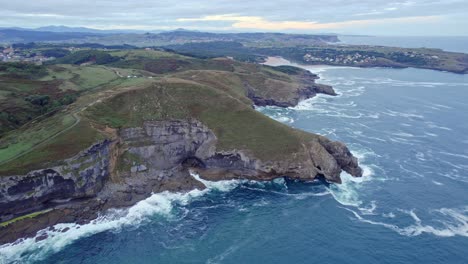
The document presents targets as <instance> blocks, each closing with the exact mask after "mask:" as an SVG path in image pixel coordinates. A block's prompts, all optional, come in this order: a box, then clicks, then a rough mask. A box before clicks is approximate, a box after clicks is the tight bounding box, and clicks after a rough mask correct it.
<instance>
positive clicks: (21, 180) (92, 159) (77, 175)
mask: <svg viewBox="0 0 468 264" xmlns="http://www.w3.org/2000/svg"><path fill="white" fill-rule="evenodd" d="M109 144H110V142H109V141H103V142H100V143H97V144H95V145H93V146H91V147H90V148H89V149H87V150H85V151H83V152H81V153H79V154H78V155H76V156H75V157H73V158H71V159H67V160H64V161H63V162H62V163H63V165H60V166H55V167H51V168H47V169H41V170H35V171H31V172H29V173H28V174H27V175H15V176H8V177H1V178H0V212H1V213H0V220H1V221H6V220H9V219H10V218H13V217H15V216H17V215H24V214H27V213H30V212H35V211H40V210H44V209H47V208H50V207H53V206H54V205H56V204H60V203H64V202H67V201H68V200H70V199H78V198H86V197H92V196H94V195H96V194H97V193H98V192H99V191H100V190H101V188H102V187H103V185H104V183H105V181H106V180H107V177H108V175H109V171H108V165H109Z"/></svg>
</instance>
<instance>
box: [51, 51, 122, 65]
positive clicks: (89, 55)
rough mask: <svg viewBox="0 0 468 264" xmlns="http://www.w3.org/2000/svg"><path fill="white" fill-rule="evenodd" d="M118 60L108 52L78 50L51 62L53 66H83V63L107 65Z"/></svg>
mask: <svg viewBox="0 0 468 264" xmlns="http://www.w3.org/2000/svg"><path fill="white" fill-rule="evenodd" d="M118 60H119V58H117V57H114V56H112V55H110V54H109V53H108V52H105V51H101V50H80V51H77V52H74V53H71V54H69V55H67V56H65V57H63V58H60V59H57V60H55V61H52V62H53V63H55V64H57V63H58V64H75V65H79V64H83V63H96V64H107V63H111V62H115V61H118Z"/></svg>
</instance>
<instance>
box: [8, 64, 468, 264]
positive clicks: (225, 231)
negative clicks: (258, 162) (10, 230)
mask: <svg viewBox="0 0 468 264" xmlns="http://www.w3.org/2000/svg"><path fill="white" fill-rule="evenodd" d="M283 63H284V62H283ZM309 69H310V70H311V71H313V72H317V73H319V74H320V75H321V77H322V79H321V80H320V82H322V83H327V84H331V85H333V86H334V87H335V89H336V90H337V92H338V93H339V96H337V97H330V96H324V95H319V96H317V97H315V98H313V99H309V100H306V101H304V102H302V103H300V104H299V105H298V106H297V107H294V108H288V109H282V108H275V107H266V108H259V109H258V110H259V111H261V112H262V113H264V114H266V115H268V116H270V117H272V118H274V119H276V120H278V121H280V122H283V123H285V124H288V125H290V126H293V127H296V128H300V129H303V130H306V131H310V132H315V133H319V134H322V135H325V136H327V137H329V138H331V139H334V140H340V141H343V142H345V143H347V144H348V146H349V147H350V149H351V150H352V152H353V153H354V154H355V155H356V156H358V157H359V158H360V161H361V164H362V166H363V168H364V171H365V173H364V174H365V175H364V177H363V178H361V179H354V178H351V177H350V176H349V175H346V174H343V175H342V177H343V179H344V182H343V184H342V185H334V184H330V185H329V184H326V183H323V182H313V183H301V182H295V181H289V180H285V179H279V180H275V181H274V182H267V183H258V182H247V181H225V182H218V183H210V182H207V185H208V187H209V188H208V190H206V191H193V192H190V193H188V194H170V193H163V194H155V195H153V196H152V197H150V198H148V199H147V200H145V201H142V202H140V203H139V204H137V205H136V206H134V207H132V208H130V209H129V210H119V211H115V212H113V213H112V214H109V215H106V216H104V217H102V218H100V219H98V220H97V221H95V222H93V223H92V224H88V225H84V226H77V225H60V226H58V227H57V229H60V228H63V227H65V226H69V227H71V229H70V230H69V231H68V232H66V233H60V232H55V233H53V232H49V235H50V238H49V239H46V240H44V241H41V242H39V243H34V242H33V240H31V239H30V240H26V241H24V242H22V243H19V244H17V245H7V246H2V247H0V255H1V258H0V263H1V262H2V261H3V262H5V263H8V262H11V261H14V260H17V263H25V262H26V263H27V262H34V263H316V262H317V263H468V252H467V249H468V192H467V190H468V122H467V120H468V118H467V117H468V76H467V75H456V74H451V73H445V72H435V71H429V70H418V69H355V68H333V67H309ZM272 144H274V142H272ZM195 177H196V175H195ZM78 227H79V228H78Z"/></svg>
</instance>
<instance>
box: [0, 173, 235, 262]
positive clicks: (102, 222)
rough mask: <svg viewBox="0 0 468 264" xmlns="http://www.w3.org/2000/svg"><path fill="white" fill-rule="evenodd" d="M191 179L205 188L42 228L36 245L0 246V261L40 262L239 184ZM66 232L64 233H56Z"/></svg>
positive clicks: (155, 197) (161, 195)
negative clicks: (81, 222) (96, 236)
mask: <svg viewBox="0 0 468 264" xmlns="http://www.w3.org/2000/svg"><path fill="white" fill-rule="evenodd" d="M191 174H192V176H193V177H195V178H196V179H197V180H199V181H201V182H202V183H203V184H205V186H206V187H207V188H206V189H204V190H196V189H195V190H192V191H190V192H187V193H171V192H167V191H166V192H162V193H155V194H152V195H151V196H150V197H148V198H147V199H145V200H142V201H140V202H138V203H137V204H135V205H134V206H132V207H130V208H127V209H113V210H110V211H109V212H108V213H106V214H105V215H102V216H100V217H98V218H97V219H95V220H93V221H91V222H90V223H88V224H84V225H78V224H74V223H73V224H57V225H55V226H54V229H55V231H52V230H50V229H44V230H41V231H39V232H38V234H37V235H36V237H40V236H43V235H47V239H45V240H42V241H37V242H36V237H33V238H26V239H22V240H19V241H16V242H15V243H9V244H5V245H2V246H0V262H2V263H3V262H5V263H9V262H15V261H17V262H22V263H23V262H34V261H38V260H41V259H44V258H45V257H46V256H48V255H50V254H53V253H55V252H58V251H60V250H62V249H63V248H64V247H66V246H68V245H70V244H71V243H73V242H74V241H76V240H78V239H80V238H85V237H89V236H92V235H94V234H96V233H100V232H104V231H118V230H120V229H121V228H125V227H136V226H139V225H140V224H142V223H144V222H145V221H147V220H149V217H150V216H153V215H161V216H164V217H171V212H172V210H173V208H174V206H175V205H187V204H188V203H189V202H190V201H192V200H193V199H196V198H198V197H200V196H203V195H204V194H206V193H208V192H210V191H213V190H217V191H221V192H227V191H231V190H232V189H234V188H236V187H237V186H238V185H239V184H240V183H241V182H242V181H240V180H226V181H217V182H211V181H206V180H203V179H201V178H200V177H199V176H198V175H197V174H194V173H191ZM66 228H67V229H69V230H68V231H67V232H60V231H59V230H64V229H66Z"/></svg>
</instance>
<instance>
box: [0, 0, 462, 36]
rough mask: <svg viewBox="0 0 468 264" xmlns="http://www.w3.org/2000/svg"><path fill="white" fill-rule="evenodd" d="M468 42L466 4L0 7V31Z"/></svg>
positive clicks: (156, 2)
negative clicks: (183, 31)
mask: <svg viewBox="0 0 468 264" xmlns="http://www.w3.org/2000/svg"><path fill="white" fill-rule="evenodd" d="M49 25H65V26H70V27H89V28H95V29H138V30H145V31H146V30H147V31H151V30H171V29H177V28H185V29H189V30H200V31H227V32H268V31H274V32H289V33H331V32H332V33H338V34H359V35H390V36H408V35H409V36H468V0H401V1H386V0H327V1H322V0H319V1H314V0H269V1H264V0H179V1H174V0H151V1H150V0H132V1H121V0H20V1H13V0H0V27H25V28H35V27H41V26H49Z"/></svg>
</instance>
